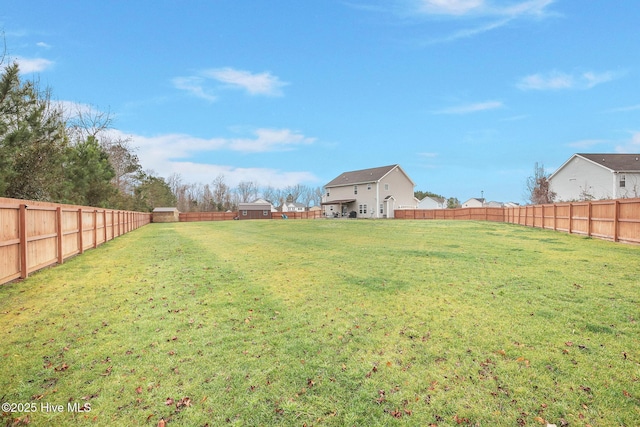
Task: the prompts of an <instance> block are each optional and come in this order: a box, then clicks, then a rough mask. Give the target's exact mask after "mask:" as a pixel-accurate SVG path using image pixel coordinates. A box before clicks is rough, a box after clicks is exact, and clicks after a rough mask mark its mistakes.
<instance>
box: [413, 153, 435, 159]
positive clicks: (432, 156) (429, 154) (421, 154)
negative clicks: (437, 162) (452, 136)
mask: <svg viewBox="0 0 640 427" xmlns="http://www.w3.org/2000/svg"><path fill="white" fill-rule="evenodd" d="M418 156H420V157H425V158H428V159H432V158H434V157H438V153H418Z"/></svg>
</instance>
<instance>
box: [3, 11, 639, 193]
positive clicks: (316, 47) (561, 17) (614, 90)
mask: <svg viewBox="0 0 640 427" xmlns="http://www.w3.org/2000/svg"><path fill="white" fill-rule="evenodd" d="M639 16H640V2H638V1H637V0H618V1H616V2H604V1H590V2H585V1H584V0H579V1H578V0H344V1H342V0H304V1H300V0H252V1H241V0H209V1H204V0H200V1H180V2H179V1H158V0H154V1H151V0H138V1H88V0H83V1H68V0H65V1H59V2H54V1H50V0H42V1H36V0H19V1H15V0H0V29H3V30H4V34H5V40H6V45H7V53H8V56H9V57H11V58H12V59H14V60H17V61H18V62H19V63H20V65H21V67H22V71H23V74H24V76H25V77H27V78H32V77H34V76H35V77H37V78H38V79H39V80H40V82H41V84H42V85H48V86H50V87H51V88H52V90H53V98H54V99H56V100H57V101H60V102H64V103H65V105H67V103H69V104H72V103H75V104H78V105H80V106H81V107H82V108H84V107H86V106H91V108H93V109H94V110H97V111H109V112H110V114H111V115H112V116H113V118H114V122H113V127H114V131H113V132H114V133H118V134H121V135H124V136H127V137H130V138H132V141H133V145H134V146H135V147H137V149H138V154H139V157H140V160H141V163H142V166H143V167H144V168H145V169H153V170H154V171H155V172H156V173H157V174H159V175H161V176H164V177H168V176H169V175H170V174H172V173H179V174H180V175H181V176H182V178H183V181H185V182H200V183H203V184H204V183H211V182H212V181H213V180H214V179H215V178H216V177H217V176H218V175H220V174H223V175H224V177H225V180H226V181H227V183H228V184H230V185H232V186H233V185H236V184H237V183H238V182H240V181H255V182H257V183H258V184H259V185H260V186H266V185H270V186H273V187H285V186H288V185H294V184H303V185H307V186H311V187H317V186H322V185H323V184H325V183H327V182H329V181H330V180H332V179H333V178H335V177H336V176H337V175H339V174H340V173H341V172H344V171H349V170H356V169H364V168H369V167H377V166H384V165H389V164H396V163H398V164H400V165H401V166H402V168H403V169H404V170H405V171H406V172H407V173H408V174H409V176H410V177H411V178H412V179H413V181H415V183H416V190H423V191H433V192H435V193H439V194H442V195H444V196H446V197H457V198H458V199H460V200H461V201H464V200H466V199H468V198H470V197H480V195H481V194H483V195H484V196H485V198H487V199H489V200H497V201H504V202H506V201H516V202H523V201H524V193H525V191H524V188H525V182H526V178H527V177H528V176H530V175H531V174H532V173H533V167H534V164H535V163H536V162H538V163H542V164H544V166H545V168H546V169H547V170H548V171H549V172H552V171H553V170H555V168H557V167H559V166H560V165H561V164H562V163H563V162H564V161H565V160H567V159H568V158H569V157H570V156H571V155H572V154H573V153H576V152H635V153H637V152H640V80H639V76H640V55H638V52H640V31H638V17H639Z"/></svg>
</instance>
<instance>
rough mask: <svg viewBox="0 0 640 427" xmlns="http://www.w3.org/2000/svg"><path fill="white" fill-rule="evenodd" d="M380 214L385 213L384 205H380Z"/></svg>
mask: <svg viewBox="0 0 640 427" xmlns="http://www.w3.org/2000/svg"><path fill="white" fill-rule="evenodd" d="M380 213H384V205H383V204H382V203H380Z"/></svg>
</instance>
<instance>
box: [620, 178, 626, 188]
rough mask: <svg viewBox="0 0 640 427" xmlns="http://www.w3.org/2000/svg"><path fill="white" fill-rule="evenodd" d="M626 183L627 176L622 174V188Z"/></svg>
mask: <svg viewBox="0 0 640 427" xmlns="http://www.w3.org/2000/svg"><path fill="white" fill-rule="evenodd" d="M625 185H626V177H625V176H624V175H620V188H624V186H625Z"/></svg>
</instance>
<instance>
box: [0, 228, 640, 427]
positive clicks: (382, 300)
mask: <svg viewBox="0 0 640 427" xmlns="http://www.w3.org/2000/svg"><path fill="white" fill-rule="evenodd" d="M639 255H640V248H639V247H634V246H625V245H619V244H613V243H610V242H604V241H600V240H595V239H593V240H588V239H582V238H579V237H576V236H570V235H565V234H562V233H555V232H551V231H545V230H537V229H530V228H524V227H518V226H513V225H509V224H494V223H486V222H462V221H461V222H453V221H450V222H444V221H340V220H336V221H331V220H327V221H324V220H323V221H320V220H316V221H229V222H212V223H181V224H152V225H149V226H147V227H144V228H142V229H140V230H137V231H136V232H134V233H130V234H127V235H125V236H122V237H120V238H118V239H116V240H114V241H112V242H109V243H107V244H105V245H103V246H101V247H100V248H98V249H96V250H92V251H89V252H87V253H86V254H84V255H82V256H81V257H77V258H74V259H72V260H70V261H68V262H66V263H65V264H64V265H62V266H59V267H56V268H54V269H49V270H44V271H41V272H39V273H37V274H34V275H33V276H31V277H30V278H29V279H28V280H26V281H19V282H15V283H11V284H8V285H4V286H2V287H0V334H2V340H0V358H1V359H2V362H3V363H1V364H0V397H2V401H4V402H13V403H16V404H18V403H23V404H24V403H26V404H29V405H30V407H31V405H32V404H35V405H36V409H37V410H36V411H34V412H29V413H27V412H24V411H23V412H15V413H6V412H5V413H3V414H2V418H0V421H1V422H3V423H7V424H11V423H12V422H16V421H17V420H20V421H23V422H24V421H28V422H29V423H30V425H35V426H40V425H42V426H45V425H52V424H58V425H66V424H73V425H92V426H96V425H97V426H99V425H105V426H106V425H125V424H126V425H157V423H158V420H160V419H161V418H164V419H165V420H167V421H168V424H169V425H184V426H198V425H207V424H208V425H210V426H214V425H216V426H217V425H235V426H256V425H265V426H267V425H283V426H289V425H290V426H301V425H305V424H306V425H308V426H310V425H317V426H324V425H326V426H345V425H361V426H364V425H367V426H387V425H425V426H428V425H437V426H448V425H492V426H493V425H495V426H514V425H545V423H546V422H549V423H556V424H557V425H563V423H568V425H570V426H580V425H591V426H634V425H640V365H639V362H640V341H639V337H640V330H639V327H638V324H637V321H638V318H639V317H640V310H639V308H640V305H639V298H640V297H638V277H640V266H639V264H638V261H637V260H638V256H639ZM69 403H71V404H72V405H73V404H75V403H78V404H79V406H82V405H84V404H85V403H88V404H90V407H91V411H90V412H86V411H85V412H69V411H68V410H67V409H68V406H67V405H68V404H69ZM43 404H49V405H63V407H64V412H63V413H52V412H46V411H44V410H43V407H42V406H41V405H43ZM45 408H46V406H45Z"/></svg>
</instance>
